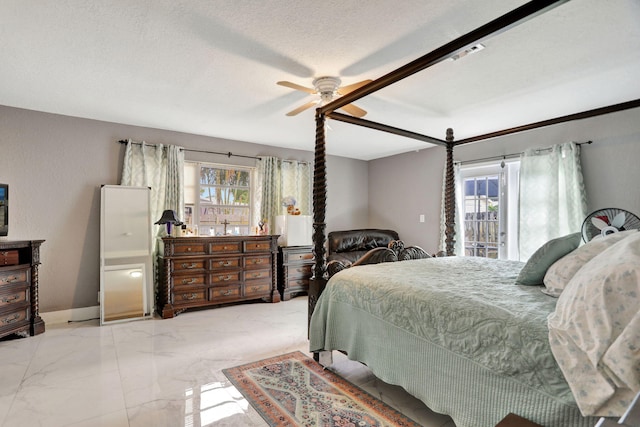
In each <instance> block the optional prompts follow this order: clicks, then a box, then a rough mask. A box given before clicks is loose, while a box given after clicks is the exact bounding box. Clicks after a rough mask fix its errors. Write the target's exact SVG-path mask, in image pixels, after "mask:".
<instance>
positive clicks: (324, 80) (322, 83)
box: [313, 77, 342, 101]
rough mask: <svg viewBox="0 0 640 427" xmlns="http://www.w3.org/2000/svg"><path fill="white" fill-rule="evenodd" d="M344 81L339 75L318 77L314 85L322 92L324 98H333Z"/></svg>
mask: <svg viewBox="0 0 640 427" xmlns="http://www.w3.org/2000/svg"><path fill="white" fill-rule="evenodd" d="M340 83H342V81H341V80H340V79H339V78H338V77H318V78H316V79H314V80H313V87H314V88H315V89H316V91H317V92H318V93H319V94H320V96H321V97H322V99H323V100H326V99H327V98H328V100H329V101H331V100H332V99H333V96H334V95H335V94H336V91H337V90H338V88H339V87H340Z"/></svg>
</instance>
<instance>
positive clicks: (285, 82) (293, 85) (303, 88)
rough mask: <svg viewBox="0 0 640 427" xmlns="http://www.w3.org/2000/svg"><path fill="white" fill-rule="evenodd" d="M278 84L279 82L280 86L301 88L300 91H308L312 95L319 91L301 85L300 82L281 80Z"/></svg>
mask: <svg viewBox="0 0 640 427" xmlns="http://www.w3.org/2000/svg"><path fill="white" fill-rule="evenodd" d="M277 84H279V85H280V86H285V87H288V88H291V89H295V90H299V91H302V92H307V93H310V94H312V95H313V94H315V93H317V92H316V90H315V89H312V88H310V87H305V86H301V85H299V84H296V83H292V82H288V81H279V82H278V83H277Z"/></svg>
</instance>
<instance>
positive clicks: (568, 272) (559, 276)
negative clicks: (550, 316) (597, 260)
mask: <svg viewBox="0 0 640 427" xmlns="http://www.w3.org/2000/svg"><path fill="white" fill-rule="evenodd" d="M637 232H638V230H627V231H621V232H620V233H612V234H609V235H607V236H605V237H597V238H595V239H593V240H590V241H589V242H587V243H585V244H584V245H582V246H580V247H579V248H577V249H575V250H573V251H571V252H569V253H568V254H567V255H565V256H563V257H562V258H560V259H559V260H558V261H556V262H554V263H553V264H552V265H551V267H549V269H548V270H547V272H546V273H545V275H544V280H543V283H544V286H545V287H544V288H543V289H542V292H544V293H545V294H547V295H551V296H552V297H559V296H560V294H561V293H562V290H563V289H564V288H565V286H567V283H569V280H571V278H572V277H573V276H574V275H575V274H576V273H577V272H578V270H580V268H581V267H582V266H583V265H585V264H586V263H587V262H589V261H590V260H591V259H593V258H594V257H595V256H596V255H598V254H600V253H602V252H603V251H604V250H605V249H607V248H609V247H610V246H612V245H614V244H615V243H617V242H619V241H620V240H622V239H624V238H626V237H629V236H630V235H631V234H633V233H637Z"/></svg>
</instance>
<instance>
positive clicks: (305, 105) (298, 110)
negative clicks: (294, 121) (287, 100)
mask: <svg viewBox="0 0 640 427" xmlns="http://www.w3.org/2000/svg"><path fill="white" fill-rule="evenodd" d="M317 103H318V101H311V102H307V103H306V104H304V105H301V106H299V107H298V108H296V109H295V110H292V111H289V112H288V113H287V116H295V115H296V114H300V113H302V112H303V111H304V110H306V109H308V108H311V107H313V106H314V105H316V104H317Z"/></svg>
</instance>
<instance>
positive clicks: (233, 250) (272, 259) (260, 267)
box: [157, 235, 280, 319]
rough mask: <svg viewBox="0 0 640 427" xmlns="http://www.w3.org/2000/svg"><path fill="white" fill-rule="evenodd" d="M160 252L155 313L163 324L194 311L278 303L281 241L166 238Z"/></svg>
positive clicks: (270, 237)
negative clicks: (234, 304)
mask: <svg viewBox="0 0 640 427" xmlns="http://www.w3.org/2000/svg"><path fill="white" fill-rule="evenodd" d="M162 246H163V247H162V248H161V250H160V256H159V259H158V269H159V274H158V281H159V283H158V305H157V311H158V313H159V314H160V315H161V316H162V317H163V318H164V319H167V318H170V317H174V316H176V315H177V314H179V313H181V312H183V311H185V310H187V309H189V308H195V307H207V306H215V305H219V304H225V303H232V302H238V301H245V300H254V299H262V300H264V301H267V302H280V294H279V293H278V289H277V282H276V273H275V272H276V265H275V264H276V255H277V250H278V236H277V235H267V236H224V237H165V238H163V239H162Z"/></svg>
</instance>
